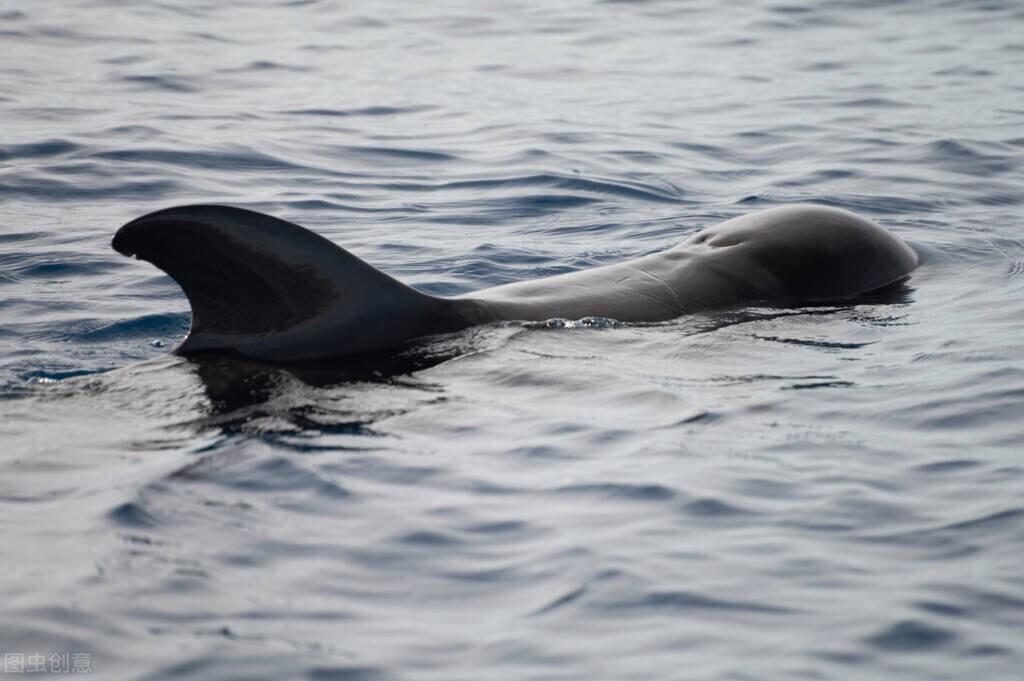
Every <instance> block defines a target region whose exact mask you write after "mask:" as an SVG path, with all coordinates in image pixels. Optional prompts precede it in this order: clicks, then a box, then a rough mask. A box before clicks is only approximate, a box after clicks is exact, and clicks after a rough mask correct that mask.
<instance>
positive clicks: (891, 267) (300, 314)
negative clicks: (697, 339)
mask: <svg viewBox="0 0 1024 681" xmlns="http://www.w3.org/2000/svg"><path fill="white" fill-rule="evenodd" d="M112 246H113V248H114V250H116V251H117V252H119V253H121V254H123V255H126V256H130V257H134V258H138V259H140V260H145V261H148V262H150V263H152V264H153V265H155V266H156V267H158V268H159V269H161V270H163V271H164V272H165V273H166V274H168V275H169V276H170V277H171V278H172V279H174V280H175V281H176V282H177V283H178V284H179V285H180V287H181V289H182V290H183V292H184V294H185V296H186V298H187V299H188V302H189V305H190V306H191V309H192V321H191V327H190V329H189V331H188V334H187V336H186V337H185V339H184V340H183V341H182V342H181V343H180V344H179V345H178V346H177V347H176V348H175V349H174V351H173V352H175V353H176V354H179V355H185V356H188V355H195V354H199V353H210V352H212V353H229V354H233V355H238V356H242V357H246V358H251V359H254V360H260V361H267V362H284V363H288V362H309V361H317V360H327V359H333V358H339V357H345V356H351V355H359V354H362V353H373V352H378V351H382V350H387V349H388V348H397V347H401V346H403V345H407V344H409V343H411V342H414V341H416V340H417V339H420V338H423V337H427V336H434V335H438V334H445V333H451V332H456V331H459V330H462V329H466V328H469V327H472V326H476V325H481V324H488V323H492V322H501V321H524V322H543V321H546V320H552V319H572V320H577V319H584V318H588V317H599V318H606V319H611V320H616V321H619V322H626V323H630V322H660V321H667V320H671V319H674V318H677V317H681V316H683V315H691V314H697V313H703V312H708V311H714V310H724V309H730V308H737V307H744V306H754V305H767V306H796V305H812V304H834V303H843V302H846V301H851V300H855V299H856V298H857V297H859V296H862V295H864V294H868V293H872V292H875V291H878V290H881V289H885V288H887V287H889V286H890V285H893V284H896V283H898V282H901V281H904V280H906V279H907V278H908V277H909V275H910V273H911V272H912V271H913V270H914V268H915V267H916V266H917V265H918V256H917V253H916V252H915V251H914V250H913V249H912V248H911V247H910V246H909V245H908V244H907V243H906V242H905V241H903V240H902V239H901V238H899V237H898V236H897V235H895V234H894V233H892V232H891V231H889V230H887V229H885V228H884V227H882V226H880V225H878V224H877V223H875V222H873V221H871V220H868V219H866V218H864V217H861V216H859V215H856V214H854V213H852V212H849V211H846V210H843V209H839V208H834V207H829V206H822V205H816V204H797V205H784V206H778V207H773V208H768V209H764V210H760V211H756V212H753V213H749V214H747V215H742V216H740V217H736V218H733V219H730V220H727V221H725V222H722V223H721V224H718V225H715V226H713V227H709V228H706V229H701V230H699V231H697V232H695V233H693V234H692V235H690V236H689V237H688V238H685V239H684V240H682V241H681V243H679V244H678V245H676V246H673V247H671V248H668V249H667V250H663V251H660V252H657V253H652V254H649V255H644V256H642V257H639V258H635V259H632V260H627V261H624V262H619V263H613V264H609V265H604V266H600V267H594V268H591V269H585V270H580V271H575V272H569V273H566V274H559V275H555V276H550V277H544V278H538V279H531V280H526V281H521V282H515V283H510V284H503V285H500V286H495V287H492V288H488V289H484V290H481V291H476V292H473V293H468V294H465V295H459V296H453V297H441V296H434V295H429V294H427V293H424V292H422V291H418V290H416V289H414V288H412V287H410V286H407V285H406V284H403V283H402V282H400V281H399V280H397V279H395V278H393V277H391V276H389V275H387V274H385V273H384V272H382V271H380V270H378V269H377V268H375V267H373V266H372V265H370V264H368V263H366V262H365V261H363V260H361V259H360V258H358V257H356V256H354V255H352V254H351V253H349V252H348V251H346V250H345V249H343V248H341V247H340V246H338V245H336V244H334V243H333V242H331V241H330V240H328V239H326V238H324V237H323V236H320V235H318V234H316V233H315V232H313V231H311V230H308V229H306V228H304V227H301V226H299V225H296V224H294V223H291V222H288V221H285V220H281V219H278V218H276V217H273V216H270V215H266V214H264V213H259V212H255V211H251V210H247V209H243V208H236V207H232V206H222V205H189V206H177V207H173V208H167V209H164V210H159V211H156V212H154V213H149V214H147V215H144V216H142V217H139V218H136V219H134V220H132V221H131V222H129V223H127V224H125V225H124V226H123V227H121V228H120V229H119V230H117V232H116V233H115V235H114V238H113V242H112Z"/></svg>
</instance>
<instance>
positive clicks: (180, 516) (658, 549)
mask: <svg viewBox="0 0 1024 681" xmlns="http://www.w3.org/2000/svg"><path fill="white" fill-rule="evenodd" d="M1022 22H1024V10H1022V8H1021V6H1020V4H1019V3H1013V2H1005V3H1004V2H999V1H993V2H973V1H968V0H963V1H939V0H928V1H924V2H914V3H899V2H884V1H883V2H871V3H861V2H844V1H840V0H816V1H815V2H810V3H799V4H782V3H773V2H753V1H749V2H733V3H724V4H722V3H716V2H711V1H710V0H700V1H698V2H691V3H676V2H668V1H665V2H658V1H652V2H592V1H587V2H583V1H580V0H571V1H569V2H561V3H545V2H540V1H538V0H523V1H522V2H505V3H497V2H484V3H480V2H464V3H460V2H453V3H445V4H444V5H435V4H430V3H399V2H390V1H388V2H376V3H342V2H333V1H329V0H319V1H316V0H313V1H299V2H276V3H271V2H262V1H260V2H256V1H255V0H253V1H244V0H225V1H222V2H216V3H212V2H210V3H208V2H202V1H199V0H176V1H174V2H164V3H122V2H115V1H114V0H71V1H68V2H59V3H58V2H32V1H30V0H6V1H5V2H3V3H2V4H0V64H2V65H3V68H2V69H0V121H2V122H3V132H2V135H0V318H2V320H3V324H2V325H0V437H2V447H0V533H2V534H0V547H2V548H0V557H2V561H3V562H2V564H3V567H4V570H3V574H2V576H0V603H2V606H0V612H2V617H0V652H11V653H20V654H25V655H28V654H31V653H35V652H41V653H45V654H50V653H52V652H62V651H70V652H76V651H77V652H82V653H87V654H89V655H90V656H91V658H90V659H91V663H92V668H93V671H94V673H95V675H96V678H103V679H146V680H147V681H148V680H157V679H160V680H163V679H167V680H170V679H175V680H177V679H203V680H204V681H207V680H214V679H225V680H226V679H240V678H244V679H274V680H280V679H317V680H323V679H415V680H420V679H437V680H440V681H451V680H452V679H545V680H547V679H582V678H593V679H599V678H614V679H644V680H648V679H680V678H686V679H722V680H725V679H728V680H733V681H739V680H749V679H757V680H759V681H760V680H771V679H779V680H783V679H784V680H790V679H864V678H893V679H929V680H935V679H966V678H978V679H986V680H995V679H1016V678H1020V670H1021V669H1022V668H1024V646H1022V644H1021V631H1022V627H1024V577H1022V572H1021V568H1020V565H1021V563H1022V560H1024V467H1022V462H1021V457H1020V443H1021V441H1022V440H1024V423H1022V417H1024V410H1022V406H1021V405H1022V400H1024V344H1022V343H1021V338H1022V337H1024V295H1022V293H1024V231H1022V226H1021V218H1022V214H1024V213H1022V191H1021V187H1022V183H1024V132H1022V130H1024V125H1022V124H1024V83H1022V81H1021V78H1020V74H1021V73H1022V72H1024V35H1022V32H1021V30H1020V27H1021V26H1022V25H1024V23H1022ZM192 202H222V203H230V204H232V205H238V206H243V207H248V208H253V209H257V210H263V211H267V212H270V213H273V214H274V215H277V216H279V217H282V218H285V219H289V220H293V221H295V222H298V223H300V224H303V225H306V226H308V227H311V228H313V229H315V230H317V231H318V232H320V233H322V234H324V235H326V236H327V237H329V238H330V239H332V240H334V241H335V242H337V243H339V244H341V245H343V246H345V247H346V248H348V249H350V250H351V251H353V252H354V253H356V254H357V255H359V256H360V257H362V258H364V259H366V260H367V261H369V262H371V263H373V264H374V265H376V266H378V267H380V268H382V269H383V270H385V271H387V272H388V273H390V274H392V275H394V276H397V277H399V278H400V279H402V280H404V281H407V282H410V283H411V284H413V285H415V286H417V287H418V288H420V289H422V290H424V291H428V292H431V293H438V294H446V295H450V294H457V293H464V292H469V291H473V290H476V289H480V288H484V287H487V286H492V285H496V284H502V283H506V282H510V281H516V280H521V279H527V278H533V277H538V276H543V275H549V274H555V273H559V272H567V271H572V270H576V269H580V268H585V267H591V266H594V265H599V264H604V263H610V262H615V261H618V260H622V259H626V258H631V257H636V256H639V255H643V254H645V253H650V252H654V251H657V250H660V249H663V248H666V247H668V246H671V245H674V244H676V243H678V242H679V241H681V240H682V239H684V238H685V237H686V236H687V235H689V234H691V233H693V232H694V231H697V230H699V229H700V228H702V227H706V226H710V225H713V224H716V223H718V222H720V221H722V220H724V219H727V218H730V217H733V216H737V215H742V214H745V213H748V212H750V211H753V210H756V209H760V208H765V207H770V206H774V205H780V204H785V203H792V202H811V203H817V204H823V205H831V206H839V207H842V208H847V209H850V210H853V211H856V212H858V213H860V214H862V215H865V216H867V217H869V218H872V219H874V220H876V221H878V222H879V223H881V224H883V225H885V226H886V227H888V228H889V229H891V230H893V231H894V232H896V233H898V234H899V235H901V236H902V237H903V238H905V239H907V240H908V241H910V242H912V243H913V244H914V245H915V247H916V248H917V249H918V250H919V251H920V252H921V254H922V256H923V260H924V264H923V265H922V267H921V268H920V269H919V270H918V271H917V272H916V273H915V274H914V276H913V278H912V279H911V280H910V282H909V284H908V286H907V287H906V288H905V289H904V290H902V291H899V292H897V294H896V295H889V296H883V297H875V298H869V299H865V300H863V301H858V303H857V304H851V305H848V306H839V307H824V308H822V307H817V308H808V309H788V310H775V309H750V310H740V311H731V312H726V313H718V314H709V315H700V316H695V317H689V318H685V319H680V320H678V321H675V322H670V323H665V324H655V325H646V326H644V325H639V326H629V325H599V328H594V327H593V326H586V325H570V328H553V329H548V328H536V327H527V326H523V325H517V324H507V325H497V326H488V327H480V328H476V329H472V330H468V331H466V332H464V333H461V334H456V335H454V336H449V337H445V338H439V339H434V340H432V341H430V342H428V343H425V344H424V345H423V346H422V347H420V348H418V350H417V351H416V352H415V353H413V355H412V356H408V357H404V358H399V359H398V360H396V361H393V362H390V363H385V364H382V365H379V366H377V365H375V366H367V367H357V368H355V369H353V368H352V367H349V368H348V369H347V370H346V371H340V372H339V371H338V370H337V369H336V368H322V369H318V370H310V371H297V370H296V371H286V370H269V369H266V368H260V367H253V366H247V365H240V364H237V363H233V362H229V361H227V360H224V359H217V358H212V359H208V360H206V361H203V362H190V361H186V360H182V359H178V358H174V357H172V356H169V355H167V354H166V353H167V351H168V350H169V349H170V348H171V347H173V345H174V344H175V343H176V342H177V341H178V340H179V339H180V338H181V337H182V336H183V335H184V333H185V332H186V330H187V328H188V324H189V312H188V306H187V304H186V301H185V300H184V297H183V296H182V294H181V292H180V290H179V289H178V288H177V286H176V285H175V284H174V283H173V282H172V281H170V280H169V279H168V278H166V277H165V276H163V275H162V274H161V273H159V272H158V271H157V270H156V269H155V268H153V267H151V266H149V265H148V264H146V263H141V262H137V261H131V260H127V259H124V258H121V257H120V256H118V255H117V254H116V253H114V252H113V251H112V250H111V249H110V248H109V239H110V237H111V236H112V234H113V232H114V230H115V229H116V228H117V227H118V226H119V225H120V224H122V223H124V222H126V221H128V220H130V219H131V218H134V217H136V216H138V215H140V214H142V213H145V212H148V211H150V210H155V209H158V208H163V207H166V206H169V205H175V204H184V203H192ZM12 678H14V676H13V675H12Z"/></svg>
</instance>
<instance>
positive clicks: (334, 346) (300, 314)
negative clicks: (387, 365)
mask: <svg viewBox="0 0 1024 681" xmlns="http://www.w3.org/2000/svg"><path fill="white" fill-rule="evenodd" d="M112 245H113V247H114V249H115V250H117V251H118V252H120V253H122V254H124V255H130V256H135V257H137V258H139V259H142V260H147V261H149V262H151V263H153V264H154V265H156V266H157V267H159V268H160V269H162V270H163V271H164V272H166V273H167V274H168V275H170V276H171V277H172V278H173V279H174V280H175V281H176V282H177V283H178V284H179V285H180V286H181V288H182V290H183V291H184V293H185V296H186V297H187V298H188V300H189V304H190V305H191V307H192V324H191V328H190V329H189V333H188V336H187V337H186V338H185V340H184V342H183V343H182V344H181V345H180V346H179V347H178V348H177V349H176V352H178V353H179V354H191V353H196V352H200V351H208V350H220V351H230V352H235V353H238V354H241V355H244V356H249V357H254V358H258V359H264V360H271V361H301V360H307V359H319V358H323V357H327V356H335V355H343V354H353V353H359V352H364V351H370V350H376V349H378V348H380V347H388V346H394V345H398V344H401V343H402V342H404V341H407V340H411V339H413V338H416V337H418V336H422V335H427V334H430V333H439V332H442V331H445V330H449V329H455V328H460V327H461V326H465V322H463V321H462V320H461V319H460V317H459V315H458V314H457V313H456V312H455V309H454V306H453V305H452V303H450V302H449V301H446V300H444V299H440V298H435V297H433V296H429V295H426V294H424V293H420V292H418V291H416V290H414V289H412V288H410V287H408V286H406V285H405V284H402V283H401V282H399V281H397V280H396V279H393V278H392V277H390V276H388V275H387V274H385V273H383V272H381V271H379V270H377V269H375V268H374V267H372V266H370V265H368V264H367V263H365V262H363V261H362V260H360V259H359V258H357V257H356V256H354V255H352V254H351V253H349V252H348V251H346V250H344V249H342V248H340V247H338V246H336V245H335V244H334V243H332V242H330V241H328V240H327V239H325V238H323V237H321V236H319V235H317V234H315V233H313V232H311V231H310V230H308V229H305V228H303V227H300V226H298V225H295V224H292V223H290V222H287V221H285V220H280V219H277V218H274V217H271V216H269V215H264V214H262V213H256V212H253V211H249V210H243V209H240V208H231V207H227V206H212V205H197V206H180V207H176V208H169V209H166V210H162V211H157V212H155V213H150V214H149V215H145V216H143V217H141V218H138V219H136V220H133V221H132V222H129V223H128V224H126V225H125V226H123V227H122V228H121V229H120V230H118V232H117V233H116V234H115V236H114V240H113V244H112Z"/></svg>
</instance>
